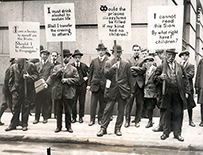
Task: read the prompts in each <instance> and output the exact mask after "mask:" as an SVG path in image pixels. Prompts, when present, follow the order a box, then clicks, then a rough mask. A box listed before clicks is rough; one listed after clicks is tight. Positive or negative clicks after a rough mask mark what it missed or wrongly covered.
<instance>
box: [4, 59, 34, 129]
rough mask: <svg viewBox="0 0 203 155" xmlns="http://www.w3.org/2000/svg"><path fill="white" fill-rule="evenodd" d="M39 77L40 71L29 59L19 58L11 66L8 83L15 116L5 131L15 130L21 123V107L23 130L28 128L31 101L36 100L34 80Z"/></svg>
mask: <svg viewBox="0 0 203 155" xmlns="http://www.w3.org/2000/svg"><path fill="white" fill-rule="evenodd" d="M37 78H38V72H37V70H36V68H35V66H34V64H33V63H31V62H28V61H27V59H24V58H19V59H18V60H17V63H16V64H13V65H12V66H11V68H10V76H9V82H8V85H9V90H10V92H11V94H12V107H13V108H12V109H13V116H12V118H11V122H10V125H9V126H8V128H6V129H5V131H11V130H14V129H16V126H17V125H19V115H20V111H21V108H22V115H21V118H22V120H21V122H22V127H23V131H27V130H28V128H27V126H28V118H29V113H30V103H32V102H34V82H35V81H36V80H37ZM25 84H26V85H25Z"/></svg>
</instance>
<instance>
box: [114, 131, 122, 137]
mask: <svg viewBox="0 0 203 155" xmlns="http://www.w3.org/2000/svg"><path fill="white" fill-rule="evenodd" d="M114 133H115V134H116V136H122V133H121V131H120V129H116V130H115V132H114Z"/></svg>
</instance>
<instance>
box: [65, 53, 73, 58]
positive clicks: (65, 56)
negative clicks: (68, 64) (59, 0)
mask: <svg viewBox="0 0 203 155" xmlns="http://www.w3.org/2000/svg"><path fill="white" fill-rule="evenodd" d="M71 55H72V54H71V53H70V54H64V55H63V57H66V56H68V57H70V56H71Z"/></svg>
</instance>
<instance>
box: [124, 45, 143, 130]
mask: <svg viewBox="0 0 203 155" xmlns="http://www.w3.org/2000/svg"><path fill="white" fill-rule="evenodd" d="M132 51H133V52H134V54H133V56H132V57H131V58H130V59H129V60H128V62H129V64H130V67H131V73H132V76H133V87H134V88H133V89H134V92H135V93H134V96H131V98H130V99H129V100H128V103H127V105H126V123H125V125H124V126H125V127H126V128H127V127H129V126H130V118H131V111H132V107H133V102H134V99H136V111H135V120H134V121H135V127H137V128H138V127H140V124H139V122H140V119H141V114H142V106H143V104H144V73H145V71H146V68H145V67H143V66H142V65H141V62H142V58H140V52H141V47H140V46H139V45H133V47H132ZM134 121H133V122H134Z"/></svg>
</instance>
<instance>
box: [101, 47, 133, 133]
mask: <svg viewBox="0 0 203 155" xmlns="http://www.w3.org/2000/svg"><path fill="white" fill-rule="evenodd" d="M122 51H123V50H122V48H121V46H120V45H114V46H113V49H112V54H113V55H114V59H112V60H108V61H107V62H106V64H105V70H104V74H105V77H106V79H107V84H106V88H105V97H106V98H107V104H106V107H105V110H104V114H103V117H102V121H101V129H100V131H99V132H98V133H97V136H103V135H104V134H107V131H106V130H107V127H108V125H109V123H110V119H111V116H112V111H113V108H114V104H115V103H116V102H118V116H117V120H116V124H115V131H114V133H115V134H116V135H117V136H122V133H121V126H122V124H123V118H124V109H125V105H126V101H127V98H129V97H130V96H131V94H133V93H134V90H133V79H132V75H131V71H130V66H129V64H128V63H127V62H126V61H124V60H122V59H121V54H122Z"/></svg>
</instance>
